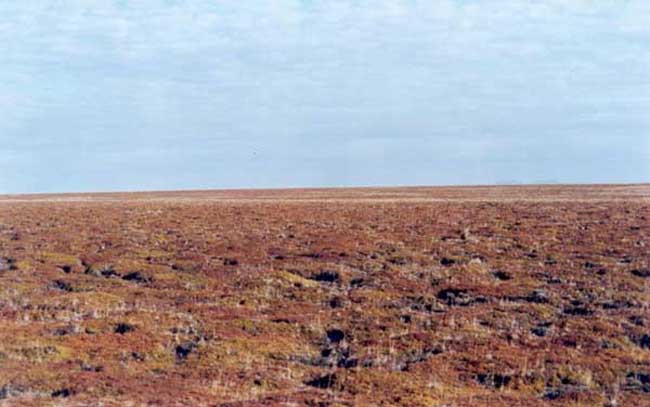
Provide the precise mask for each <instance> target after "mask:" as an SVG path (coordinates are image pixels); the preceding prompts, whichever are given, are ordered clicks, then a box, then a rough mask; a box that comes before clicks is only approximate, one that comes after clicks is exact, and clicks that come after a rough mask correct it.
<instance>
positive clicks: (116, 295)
mask: <svg viewBox="0 0 650 407" xmlns="http://www.w3.org/2000/svg"><path fill="white" fill-rule="evenodd" d="M649 196H650V187H648V186H591V187H507V188H506V187H502V188H487V187H480V188H403V189H353V190H302V191H301V190H293V191H220V192H219V191H217V192H209V191H205V192H191V193H149V194H145V193H141V194H114V195H107V194H97V195H60V196H29V197H4V198H0V404H2V403H5V404H7V405H34V406H37V405H38V406H40V405H48V404H53V405H59V404H70V405H97V404H100V403H102V405H105V406H111V405H116V406H117V405H125V404H126V403H128V402H132V403H133V404H135V405H147V404H153V405H198V406H201V405H216V406H219V405H222V406H260V405H311V406H321V405H323V406H326V405H368V406H370V405H404V406H442V405H454V406H475V405H521V406H524V405H525V406H535V405H540V406H541V405H574V406H579V405H580V406H594V405H600V406H604V405H619V406H640V405H649V404H650V313H649V312H648V304H649V302H650V291H649V284H650V271H649V270H650V255H649V252H648V244H650V241H649V240H648V237H649V234H650V219H649V217H650V201H649V200H648V197H649Z"/></svg>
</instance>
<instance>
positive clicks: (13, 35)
mask: <svg viewBox="0 0 650 407" xmlns="http://www.w3.org/2000/svg"><path fill="white" fill-rule="evenodd" d="M649 112H650V2H648V1H646V0H638V1H634V0H628V1H621V0H611V1H606V0H602V1H595V0H594V1H586V0H585V1H579V0H572V1H560V0H539V1H529V0H526V1H523V0H522V1H479V0H475V1H470V0H457V1H451V0H448V1H445V0H442V1H432V0H422V1H420V0H408V1H406V0H404V1H400V0H378V1H361V0H356V1H352V0H340V1H315V0H311V1H309V0H303V1H297V0H296V1H290V0H268V1H243V2H240V1H221V2H220V1H213V0H210V1H201V0H196V1H173V0H138V1H125V0H123V1H117V0H113V1H111V0H97V1H88V0H59V1H35V0H21V1H14V0H6V1H5V0H0V193H3V192H4V193H13V192H37V191H38V192H56V191H98V190H138V189H191V188H229V187H285V186H352V185H425V184H429V185H435V184H486V183H506V182H647V181H650V164H649V163H650V113H649Z"/></svg>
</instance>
